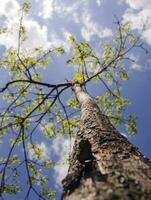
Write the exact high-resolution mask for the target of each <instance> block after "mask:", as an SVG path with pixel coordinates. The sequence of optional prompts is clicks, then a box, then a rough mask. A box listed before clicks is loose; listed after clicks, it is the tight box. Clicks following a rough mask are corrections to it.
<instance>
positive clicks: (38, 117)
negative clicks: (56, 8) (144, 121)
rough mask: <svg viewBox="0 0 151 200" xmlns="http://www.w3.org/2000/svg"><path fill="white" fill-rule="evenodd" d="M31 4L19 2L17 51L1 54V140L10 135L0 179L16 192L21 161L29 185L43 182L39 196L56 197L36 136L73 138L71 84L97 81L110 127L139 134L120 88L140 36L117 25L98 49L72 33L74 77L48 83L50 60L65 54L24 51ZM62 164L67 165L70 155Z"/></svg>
mask: <svg viewBox="0 0 151 200" xmlns="http://www.w3.org/2000/svg"><path fill="white" fill-rule="evenodd" d="M30 7H31V5H30V3H28V2H24V3H22V4H21V12H22V13H23V15H22V16H21V18H20V27H19V41H18V47H17V49H14V48H9V49H6V51H5V53H4V55H3V57H2V58H1V64H0V68H1V69H3V70H5V72H7V73H8V80H7V82H6V83H5V84H3V83H1V89H0V91H1V93H2V94H3V100H4V101H3V103H4V105H5V107H6V108H5V109H2V110H1V114H0V138H1V141H2V140H3V139H5V138H7V137H9V138H10V141H9V144H10V150H9V156H8V158H5V157H1V158H0V164H1V165H2V166H3V169H2V172H3V174H2V173H1V178H2V179H3V181H2V182H5V186H4V187H3V192H5V193H8V194H17V193H18V192H20V191H21V188H20V187H19V186H18V184H17V182H15V181H14V180H16V179H17V177H18V176H19V175H20V171H21V170H20V167H22V165H24V167H25V169H26V174H28V177H27V180H26V182H27V183H28V184H27V185H28V186H29V187H31V185H32V187H33V188H34V187H35V188H39V186H41V187H40V190H39V191H40V192H39V191H38V192H37V194H39V195H42V196H44V197H46V198H47V199H55V196H56V194H55V192H54V191H52V190H51V189H50V188H48V187H47V186H48V184H49V178H48V176H47V174H48V170H52V169H53V167H54V162H53V161H52V160H51V159H50V158H48V157H47V155H46V152H45V149H44V147H42V146H40V144H39V140H41V138H42V140H46V139H49V140H53V139H54V138H56V137H58V136H59V137H62V136H64V135H67V134H68V135H69V136H70V138H71V137H74V135H75V133H76V131H77V128H78V124H79V103H78V101H77V100H76V99H75V98H73V97H71V95H69V90H70V91H71V87H72V86H73V83H75V82H80V83H81V84H83V86H85V87H86V86H87V83H88V82H93V83H97V84H98V85H99V81H100V83H101V84H102V85H104V88H105V89H106V92H105V93H104V94H103V93H100V96H97V97H96V101H97V103H98V105H100V108H101V110H102V112H103V113H104V114H106V115H107V116H108V117H109V118H110V120H111V122H112V123H113V124H114V125H116V126H121V125H122V124H123V123H124V124H125V125H126V129H127V130H128V132H129V133H130V134H132V135H134V134H136V133H137V130H136V117H135V116H134V115H128V116H126V115H125V113H124V110H125V109H126V107H127V106H129V104H130V102H129V101H128V100H127V99H125V98H123V96H122V94H121V89H120V86H121V84H122V81H126V80H128V79H129V75H128V69H127V67H126V66H125V65H124V63H123V59H124V56H125V55H126V54H127V53H129V51H130V50H131V49H132V47H135V45H136V46H137V40H138V37H136V36H135V35H134V34H133V33H132V32H131V29H130V23H125V24H123V25H121V24H118V28H117V35H116V36H115V38H113V41H112V42H111V43H107V42H106V43H105V44H103V45H102V47H101V48H100V49H99V52H98V50H97V51H95V50H94V48H93V47H92V46H91V45H90V44H89V43H87V42H85V41H82V42H78V41H77V39H76V37H75V36H71V37H70V43H71V47H72V52H71V57H70V58H69V59H68V60H67V64H69V65H71V66H73V67H74V69H75V71H74V72H75V73H74V74H73V77H72V78H71V77H69V79H70V80H71V81H66V82H63V83H62V82H60V83H55V84H51V77H52V74H51V72H50V71H51V66H50V65H52V63H53V59H52V58H54V57H55V55H56V56H58V55H62V54H65V50H64V48H63V47H56V48H53V49H48V50H43V49H42V48H41V47H37V48H35V49H32V50H28V51H27V50H26V49H25V48H24V45H23V44H24V42H25V41H26V37H27V36H26V29H25V27H24V24H23V17H24V14H27V13H28V12H29V10H30ZM5 32H7V28H2V29H0V34H5ZM43 69H46V70H47V69H48V70H50V71H48V73H49V75H50V78H49V80H48V82H45V77H43V74H44V73H43V71H42V70H43ZM69 70H70V69H69ZM58 73H60V72H58ZM69 74H70V73H69ZM65 78H66V77H63V79H65ZM66 91H67V92H66ZM61 95H62V96H61ZM7 134H9V136H7ZM18 147H19V148H22V150H23V151H22V156H20V155H16V154H14V153H13V152H15V151H16V149H17V148H18ZM65 163H68V158H67V159H65ZM9 174H11V176H9ZM7 182H8V183H10V182H12V183H14V184H11V185H10V184H8V183H7ZM32 187H31V188H30V189H31V190H32V189H33V188H32Z"/></svg>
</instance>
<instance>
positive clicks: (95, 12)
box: [0, 0, 151, 200]
mask: <svg viewBox="0 0 151 200" xmlns="http://www.w3.org/2000/svg"><path fill="white" fill-rule="evenodd" d="M20 2H21V1H20V0H2V1H1V2H0V23H1V25H3V26H7V27H8V28H9V30H11V32H10V33H8V34H7V35H0V46H1V51H0V52H1V54H2V52H3V49H4V48H5V47H6V48H9V47H17V38H18V35H17V31H18V24H19V3H20ZM30 2H31V5H32V8H31V11H30V13H29V14H28V16H26V17H25V19H24V22H23V23H24V25H25V27H26V30H27V40H26V42H25V44H24V49H26V50H27V51H28V50H31V49H33V48H35V47H37V46H41V47H43V49H49V48H52V47H55V46H58V47H59V46H60V45H63V46H64V48H65V49H66V52H67V54H66V56H64V57H61V58H60V57H59V58H58V57H53V64H52V66H50V67H49V68H48V70H45V71H44V72H42V73H43V76H44V80H46V81H48V82H51V83H52V82H53V83H57V82H59V81H60V80H61V81H64V80H65V79H66V78H68V79H71V76H72V74H73V73H74V69H72V68H69V67H66V66H65V61H66V59H67V58H68V57H69V56H70V50H71V49H70V45H69V42H68V39H69V36H70V35H72V34H74V35H76V37H77V40H78V41H82V40H86V41H88V42H90V43H91V45H92V46H93V47H94V48H95V49H97V51H98V52H99V48H100V46H101V45H102V44H103V42H106V41H110V40H111V38H112V37H113V36H114V34H115V30H116V26H115V23H114V21H115V16H117V17H118V18H119V19H120V20H122V21H126V20H130V21H131V22H132V29H134V30H135V31H136V32H139V31H140V30H141V28H142V24H143V23H144V22H146V20H147V27H146V30H145V31H144V32H143V35H142V41H143V42H144V44H145V47H146V49H147V50H148V54H145V53H144V52H143V51H140V50H139V49H136V50H134V51H133V53H130V54H129V56H130V57H131V58H132V59H134V60H135V63H126V64H127V65H128V68H129V70H130V80H129V81H128V82H126V83H125V84H124V85H123V94H124V96H125V97H127V98H128V99H130V101H131V102H132V104H131V106H130V107H129V108H128V112H131V113H135V114H136V115H137V117H138V135H137V136H135V137H130V136H127V137H128V138H129V140H130V141H132V143H133V144H135V145H136V146H137V147H138V148H139V149H140V151H141V152H143V153H144V154H145V155H146V156H148V157H150V158H151V134H150V124H151V114H150V113H151V106H150V102H151V89H150V85H151V58H150V57H151V50H150V47H151V37H150V35H151V17H150V13H151V0H96V1H95V0H77V1H73V0H31V1H30ZM50 74H51V75H50ZM0 77H1V81H3V80H4V79H5V80H6V74H5V73H4V72H2V71H1V74H0ZM99 92H100V91H98V88H97V87H95V89H94V88H91V87H90V94H91V95H94V96H96V94H97V93H99ZM1 104H2V102H1ZM124 134H127V133H126V132H124ZM39 146H40V147H41V148H43V150H44V154H45V156H47V157H48V158H49V157H51V155H52V154H53V155H55V157H57V158H58V159H63V158H62V157H63V155H64V154H67V153H68V151H69V148H68V147H69V140H68V139H67V138H66V139H63V138H55V139H54V140H53V141H51V142H48V141H47V142H46V141H39ZM0 151H1V152H5V148H4V146H3V147H0ZM30 154H32V153H31V152H30ZM66 172H67V166H64V164H63V162H62V161H59V162H58V164H57V165H56V167H55V170H54V172H53V174H52V176H53V183H52V185H53V187H54V188H56V189H57V190H58V193H59V191H60V181H61V179H62V178H63V177H64V176H65V174H66ZM8 199H9V198H8ZM6 200H7V199H6Z"/></svg>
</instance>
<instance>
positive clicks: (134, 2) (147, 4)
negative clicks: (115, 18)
mask: <svg viewBox="0 0 151 200" xmlns="http://www.w3.org/2000/svg"><path fill="white" fill-rule="evenodd" d="M123 2H125V3H127V4H128V5H129V6H130V7H131V8H132V9H136V10H137V9H141V8H151V0H124V1H123Z"/></svg>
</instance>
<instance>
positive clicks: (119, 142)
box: [62, 85, 151, 200]
mask: <svg viewBox="0 0 151 200" xmlns="http://www.w3.org/2000/svg"><path fill="white" fill-rule="evenodd" d="M74 91H75V94H76V96H77V99H78V100H79V102H80V104H81V122H80V129H79V131H78V133H77V136H76V140H75V144H74V148H73V152H72V154H71V157H70V166H69V170H68V174H67V176H66V178H65V179H64V180H63V188H64V190H63V195H62V199H63V200H118V199H121V200H131V199H132V200H151V162H150V161H149V160H148V159H147V158H145V157H144V156H143V155H142V154H141V153H140V152H139V150H138V149H137V148H136V147H134V146H133V145H132V144H131V143H130V142H129V141H128V140H127V138H125V137H124V136H122V135H121V134H120V133H119V132H118V131H117V130H116V129H115V128H114V127H113V125H112V124H111V123H110V121H109V119H108V117H107V116H105V115H103V114H102V113H101V111H100V109H99V107H98V106H97V104H96V103H95V101H94V100H93V99H92V98H91V97H90V96H89V95H88V94H87V93H85V92H84V91H83V90H82V88H81V87H80V85H75V86H74Z"/></svg>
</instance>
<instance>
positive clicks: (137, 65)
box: [131, 63, 142, 71]
mask: <svg viewBox="0 0 151 200" xmlns="http://www.w3.org/2000/svg"><path fill="white" fill-rule="evenodd" d="M131 69H133V70H137V71H140V70H142V66H141V65H139V64H137V63H134V64H132V65H131Z"/></svg>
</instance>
